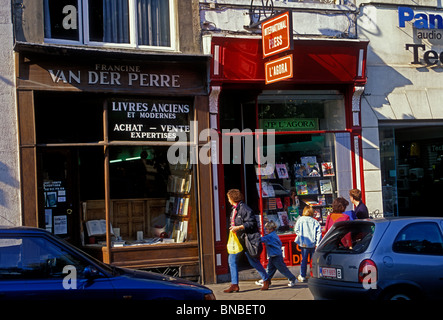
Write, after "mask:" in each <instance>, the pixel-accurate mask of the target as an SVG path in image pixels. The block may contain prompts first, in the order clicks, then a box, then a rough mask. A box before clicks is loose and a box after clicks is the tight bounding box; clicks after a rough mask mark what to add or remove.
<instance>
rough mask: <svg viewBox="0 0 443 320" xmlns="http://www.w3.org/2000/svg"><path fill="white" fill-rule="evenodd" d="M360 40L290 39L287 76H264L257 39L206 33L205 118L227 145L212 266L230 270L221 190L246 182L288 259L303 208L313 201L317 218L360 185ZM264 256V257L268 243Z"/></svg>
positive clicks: (295, 256)
mask: <svg viewBox="0 0 443 320" xmlns="http://www.w3.org/2000/svg"><path fill="white" fill-rule="evenodd" d="M366 46H367V43H366V42H361V41H334V40H295V41H294V50H293V51H292V52H291V53H292V54H293V56H294V70H293V74H294V76H293V78H291V79H288V80H285V81H282V82H278V83H273V84H269V85H265V81H264V78H265V77H264V67H263V58H262V53H261V41H260V39H259V38H258V39H257V38H256V39H238V38H230V39H226V38H216V37H214V38H213V39H212V50H213V55H214V61H213V64H212V66H211V67H212V68H211V85H212V88H211V89H212V91H211V95H210V111H211V117H212V118H211V125H212V126H213V127H215V126H217V128H219V133H220V136H221V138H222V140H223V141H224V142H226V141H229V144H230V148H229V149H228V148H223V149H222V153H223V152H224V153H226V152H227V150H229V155H228V156H226V154H221V155H220V164H219V165H217V166H216V167H214V168H213V173H214V174H216V175H217V176H216V179H215V178H214V181H215V183H214V185H215V186H216V187H218V198H217V197H215V201H214V211H215V223H216V227H215V233H216V234H215V236H216V264H217V273H218V274H219V275H221V274H224V273H227V272H228V267H227V253H226V239H227V235H228V232H227V230H228V228H229V222H228V221H227V220H228V219H229V215H230V211H231V208H230V205H229V203H228V201H227V199H226V192H227V190H229V189H231V188H238V189H241V190H242V191H243V193H244V195H245V202H246V203H247V204H248V205H249V206H250V207H251V208H252V209H253V210H254V211H255V212H256V213H257V215H256V217H257V220H258V221H259V222H260V224H261V232H262V233H264V228H263V225H264V223H266V222H267V221H269V220H273V221H274V222H276V223H277V225H278V231H277V233H278V234H279V236H280V239H281V240H282V243H283V254H284V259H285V262H286V264H287V265H289V266H293V265H298V264H300V261H301V260H300V259H301V257H300V250H299V248H297V246H296V244H295V243H294V239H295V234H294V233H293V226H294V223H295V221H296V219H297V217H298V216H299V215H300V214H301V212H302V210H303V207H304V206H305V205H307V204H310V205H313V206H314V208H315V218H316V219H318V220H319V221H320V222H321V223H324V222H325V221H326V217H327V214H328V212H330V210H331V204H332V201H333V200H334V199H335V198H337V197H339V196H342V197H345V198H347V199H348V200H349V195H348V193H349V190H350V189H352V188H354V187H357V188H360V189H363V187H362V186H363V181H362V180H363V175H362V169H361V168H362V156H361V151H360V150H361V127H360V95H361V93H362V91H363V86H364V84H365V79H366V76H365V71H364V63H365V57H366ZM219 61H223V64H221V63H219ZM212 98H214V99H212ZM269 129H273V130H274V131H273V133H270V132H269V131H267V130H269ZM262 132H263V133H262ZM251 137H252V138H251ZM229 139H230V140H229ZM236 150H241V153H238V152H236ZM256 155H259V156H257V157H260V159H261V160H260V165H258V161H257V159H258V158H257V157H256ZM251 159H254V160H253V161H251ZM268 160H269V161H268ZM261 163H264V164H263V165H261ZM363 191H364V190H363ZM261 259H262V262H263V263H264V264H266V263H267V257H266V251H264V252H263V254H262V257H261Z"/></svg>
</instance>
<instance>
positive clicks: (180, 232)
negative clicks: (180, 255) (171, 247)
mask: <svg viewBox="0 0 443 320" xmlns="http://www.w3.org/2000/svg"><path fill="white" fill-rule="evenodd" d="M167 230H168V231H167V232H168V234H169V239H170V240H169V241H173V242H176V243H181V242H184V241H186V239H187V236H188V221H187V220H184V221H180V220H172V219H168V221H167ZM165 240H166V239H164V240H163V242H169V241H165Z"/></svg>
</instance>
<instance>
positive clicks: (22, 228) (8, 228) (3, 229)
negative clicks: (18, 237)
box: [0, 225, 48, 234]
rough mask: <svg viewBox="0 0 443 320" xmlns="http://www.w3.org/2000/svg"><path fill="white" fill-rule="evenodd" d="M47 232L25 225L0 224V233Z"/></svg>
mask: <svg viewBox="0 0 443 320" xmlns="http://www.w3.org/2000/svg"><path fill="white" fill-rule="evenodd" d="M17 232H20V233H24V232H25V233H45V234H46V233H48V231H46V230H44V229H41V228H36V227H26V226H2V225H0V233H17Z"/></svg>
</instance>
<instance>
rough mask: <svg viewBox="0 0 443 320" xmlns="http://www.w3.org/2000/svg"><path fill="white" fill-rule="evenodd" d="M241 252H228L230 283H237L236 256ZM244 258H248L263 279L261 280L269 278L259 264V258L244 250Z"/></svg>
mask: <svg viewBox="0 0 443 320" xmlns="http://www.w3.org/2000/svg"><path fill="white" fill-rule="evenodd" d="M240 254H241V252H239V253H236V254H229V255H228V263H229V270H230V271H231V283H232V284H238V265H237V263H238V257H239V256H240ZM245 255H246V258H248V261H249V264H250V265H251V266H252V267H253V268H255V270H257V271H258V273H259V275H260V277H261V278H262V279H263V281H266V280H269V276H268V274H267V272H266V270H265V268H264V267H263V265H262V264H261V262H260V260H259V259H258V258H253V257H251V256H250V255H249V253H247V252H246V251H245Z"/></svg>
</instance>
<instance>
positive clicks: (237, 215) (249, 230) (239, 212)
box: [224, 189, 269, 293]
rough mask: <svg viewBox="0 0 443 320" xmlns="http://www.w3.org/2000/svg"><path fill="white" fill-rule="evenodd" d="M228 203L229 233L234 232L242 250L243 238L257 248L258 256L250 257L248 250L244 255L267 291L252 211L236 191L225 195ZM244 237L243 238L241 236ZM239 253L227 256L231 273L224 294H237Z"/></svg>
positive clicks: (256, 228) (258, 233)
mask: <svg viewBox="0 0 443 320" xmlns="http://www.w3.org/2000/svg"><path fill="white" fill-rule="evenodd" d="M227 196H228V201H229V203H230V204H231V205H232V212H231V217H230V222H231V223H230V227H229V231H230V232H234V233H235V234H236V236H237V238H238V239H239V241H240V242H241V245H242V247H243V248H246V247H247V246H246V245H245V242H244V238H243V237H247V238H248V241H249V243H250V245H252V246H259V250H258V254H257V255H256V256H251V254H250V253H249V252H248V250H245V255H246V257H247V258H248V261H249V263H250V264H251V266H252V267H254V268H255V269H256V270H257V271H258V273H259V274H260V276H261V278H262V279H263V286H262V288H261V290H267V289H268V288H269V276H268V274H267V273H266V270H265V268H264V267H263V266H262V264H261V263H260V260H259V258H258V256H259V255H260V252H261V244H260V238H261V236H260V232H259V230H258V226H257V221H256V220H255V216H254V213H253V212H252V209H251V208H249V207H248V206H247V205H246V204H245V203H244V202H243V194H242V193H241V192H240V190H238V189H231V190H229V191H228V193H227ZM243 235H244V236H243ZM240 254H241V252H238V253H233V254H231V253H230V254H229V255H228V262H229V269H230V271H231V286H230V287H229V288H228V289H226V290H224V292H226V293H231V292H238V291H240V288H239V286H238V266H237V262H238V257H239V256H240Z"/></svg>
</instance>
